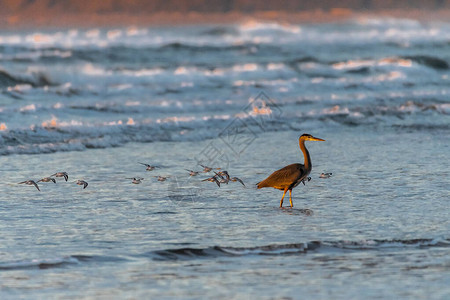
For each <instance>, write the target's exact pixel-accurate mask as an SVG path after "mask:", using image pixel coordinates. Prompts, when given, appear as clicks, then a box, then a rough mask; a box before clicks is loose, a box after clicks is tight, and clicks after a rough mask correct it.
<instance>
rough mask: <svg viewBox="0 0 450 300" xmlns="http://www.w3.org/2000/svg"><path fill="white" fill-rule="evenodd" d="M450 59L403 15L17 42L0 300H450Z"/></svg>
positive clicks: (6, 108) (73, 34) (30, 37)
mask: <svg viewBox="0 0 450 300" xmlns="http://www.w3.org/2000/svg"><path fill="white" fill-rule="evenodd" d="M449 64H450V23H445V22H417V21H413V20H404V19H355V20H350V21H348V22H345V23H338V24H317V25H304V24H301V25H298V24H279V23H262V22H254V21H252V22H250V21H249V22H243V23H238V24H230V25H209V26H207V25H202V26H183V27H152V28H143V27H129V28H113V29H97V28H91V29H77V28H74V29H71V30H66V29H65V30H56V29H55V30H29V31H23V32H4V31H3V32H0V91H1V95H0V170H1V174H2V178H3V179H2V181H1V183H0V191H1V193H0V237H1V243H0V298H1V299H49V298H54V299H55V298H56V299H111V298H113V299H141V298H147V299H200V298H209V299H304V298H313V299H380V298H386V299H394V298H395V299H449V298H450V235H449V232H450V214H449V211H450V210H449V200H450V190H449V186H450V185H449V184H450V180H449V168H448V161H449V154H450V143H449V140H450V139H449V138H450V116H449V115H450V66H449ZM303 133H310V134H312V135H314V136H317V137H320V138H323V139H325V140H326V141H325V142H307V143H306V146H307V148H308V149H309V151H310V154H311V159H312V165H313V169H312V172H311V174H310V176H311V181H309V182H306V185H302V184H301V185H299V186H298V187H297V188H295V189H294V190H293V201H294V208H283V209H280V208H279V207H278V206H279V200H280V198H281V194H282V193H281V192H280V191H278V190H274V189H261V190H257V189H256V187H255V184H256V183H257V182H258V181H261V180H262V179H264V178H266V177H267V176H268V175H269V174H270V173H271V172H273V171H275V170H277V169H279V168H281V167H283V166H285V165H288V164H290V163H294V162H301V163H302V162H303V155H302V154H301V152H300V150H299V147H298V137H299V136H300V135H301V134H303ZM140 163H148V164H151V165H156V166H158V167H157V168H156V169H155V170H153V171H146V170H145V166H144V165H142V164H140ZM199 164H205V165H208V166H212V167H220V168H222V169H226V170H228V172H229V173H230V174H231V175H232V176H237V177H239V178H240V179H242V180H243V181H244V183H245V186H243V185H241V184H239V183H237V182H230V183H229V184H222V185H221V187H220V188H219V187H218V186H217V185H216V184H215V183H211V182H207V181H206V182H204V181H202V180H203V179H206V178H208V177H210V176H211V175H213V173H211V172H210V173H200V174H199V175H198V176H193V177H190V176H189V173H188V171H186V169H189V170H196V171H202V167H201V166H199ZM61 171H64V172H67V173H68V175H69V179H68V181H67V182H66V181H65V180H64V179H63V178H56V181H57V182H56V184H54V183H53V182H48V183H46V182H39V183H38V185H39V188H40V191H38V190H37V189H36V188H35V187H34V186H32V185H31V186H30V185H24V184H18V183H19V182H22V181H25V180H35V181H37V180H39V179H41V178H43V177H47V176H50V175H52V174H54V173H56V172H61ZM322 172H331V173H332V176H331V177H330V178H325V179H324V178H319V175H320V174H321V173H322ZM155 176H169V177H168V178H167V180H166V181H158V180H157V178H156V177H155ZM133 177H142V178H144V179H143V180H142V183H141V184H132V183H131V179H129V178H133ZM78 179H83V180H85V181H87V182H88V183H89V185H88V186H87V188H86V189H83V187H82V186H79V185H77V184H76V183H75V182H76V180H78ZM288 203H289V201H287V199H285V206H286V205H288Z"/></svg>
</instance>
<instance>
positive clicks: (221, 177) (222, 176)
mask: <svg viewBox="0 0 450 300" xmlns="http://www.w3.org/2000/svg"><path fill="white" fill-rule="evenodd" d="M139 164H141V165H144V166H145V170H146V171H153V170H155V169H157V168H159V167H158V166H155V165H150V164H146V163H141V162H139ZM199 165H200V166H201V167H202V168H203V171H193V170H187V169H186V171H188V172H189V176H197V175H199V174H200V173H209V172H211V171H213V170H220V169H221V168H211V167H207V166H205V165H202V164H199ZM213 172H214V173H215V175H214V176H213V177H211V178H207V179H204V180H202V181H212V182H216V184H217V185H218V186H219V187H220V184H221V183H226V184H228V182H230V181H232V182H239V183H241V184H242V185H243V186H245V184H244V182H243V181H242V180H241V179H239V178H237V177H230V175H229V174H228V172H227V171H220V172H219V173H217V172H215V171H213ZM53 177H56V178H58V177H59V178H62V177H64V179H65V181H68V179H69V175H68V174H67V172H57V173H55V174H53V175H51V176H49V177H44V178H42V179H39V180H38V181H34V180H25V181H22V182H19V183H18V184H26V185H34V186H35V187H36V189H37V190H38V191H41V189H40V188H39V185H38V183H39V182H53V183H55V184H56V179H55V178H53ZM153 177H155V178H157V180H158V181H166V180H167V179H169V178H170V176H168V175H165V176H162V175H156V176H153ZM125 179H129V180H131V183H133V184H140V183H142V181H143V180H144V178H143V177H127V178H125ZM75 183H76V184H77V185H82V186H83V189H85V188H86V187H87V186H88V185H89V184H88V183H87V181H85V180H77V181H75Z"/></svg>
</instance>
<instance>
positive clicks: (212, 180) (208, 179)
mask: <svg viewBox="0 0 450 300" xmlns="http://www.w3.org/2000/svg"><path fill="white" fill-rule="evenodd" d="M202 181H209V182H215V183H216V184H217V186H218V187H220V182H219V180H217V178H216V176H213V177H210V178H206V179H203V180H202Z"/></svg>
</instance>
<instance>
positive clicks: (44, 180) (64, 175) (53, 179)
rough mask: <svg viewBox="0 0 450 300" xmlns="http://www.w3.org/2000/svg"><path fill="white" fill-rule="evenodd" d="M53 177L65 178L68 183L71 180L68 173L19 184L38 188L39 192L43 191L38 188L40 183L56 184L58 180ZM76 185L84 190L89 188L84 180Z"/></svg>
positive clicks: (59, 173)
mask: <svg viewBox="0 0 450 300" xmlns="http://www.w3.org/2000/svg"><path fill="white" fill-rule="evenodd" d="M53 177H60V178H62V177H64V180H65V181H66V182H67V180H69V175H68V174H67V172H56V173H55V174H53V175H50V176H49V177H44V178H42V179H39V180H38V181H34V180H25V181H22V182H19V184H27V185H34V187H35V188H37V190H38V191H41V189H40V188H39V186H38V182H53V183H56V179H55V178H53ZM75 183H76V184H78V185H82V186H83V189H85V188H86V187H87V186H88V183H87V182H86V181H84V180H77V181H75Z"/></svg>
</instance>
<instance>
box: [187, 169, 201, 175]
mask: <svg viewBox="0 0 450 300" xmlns="http://www.w3.org/2000/svg"><path fill="white" fill-rule="evenodd" d="M185 170H186V171H188V172H189V176H197V175H198V173H200V172H197V171H192V170H188V169H185Z"/></svg>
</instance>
